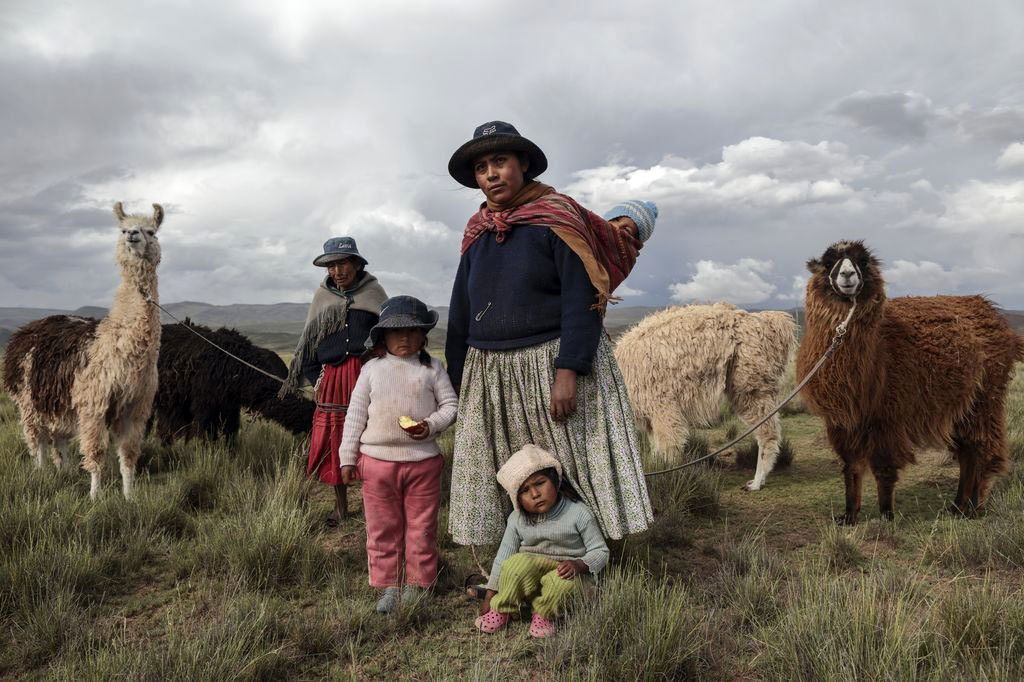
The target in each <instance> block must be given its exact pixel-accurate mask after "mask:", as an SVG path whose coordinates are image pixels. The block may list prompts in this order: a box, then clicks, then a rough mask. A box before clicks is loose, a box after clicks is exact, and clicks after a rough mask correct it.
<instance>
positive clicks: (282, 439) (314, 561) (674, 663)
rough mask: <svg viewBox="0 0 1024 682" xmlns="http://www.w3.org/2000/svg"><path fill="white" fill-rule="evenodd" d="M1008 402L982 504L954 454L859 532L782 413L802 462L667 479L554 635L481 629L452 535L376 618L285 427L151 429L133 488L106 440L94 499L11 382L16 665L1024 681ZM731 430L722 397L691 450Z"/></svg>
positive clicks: (1019, 390)
mask: <svg viewBox="0 0 1024 682" xmlns="http://www.w3.org/2000/svg"><path fill="white" fill-rule="evenodd" d="M1009 412H1010V422H1011V428H1012V438H1013V456H1014V458H1015V460H1016V462H1017V464H1018V466H1017V467H1016V468H1015V469H1014V471H1012V472H1011V473H1010V474H1008V475H1007V476H1005V477H1004V478H1003V479H1002V480H1001V481H1000V482H999V483H998V485H997V486H996V488H995V490H994V492H993V494H992V497H991V500H990V508H989V513H988V515H987V516H986V517H984V518H982V519H978V520H973V521H966V520H963V519H959V518H953V517H951V516H948V515H947V514H946V512H945V510H946V508H947V506H948V505H949V502H950V501H951V498H952V495H953V492H954V490H955V486H956V473H957V472H956V466H955V465H952V464H950V463H949V462H948V458H947V455H946V454H945V453H940V452H934V453H923V454H922V455H921V457H920V461H919V464H918V465H917V466H914V467H911V468H908V469H907V470H905V471H904V474H903V477H902V479H901V481H900V483H899V484H898V486H897V498H896V503H897V519H896V521H895V522H892V523H888V522H883V521H881V520H879V518H878V514H877V507H876V505H875V497H874V492H873V486H870V485H869V488H868V489H867V493H866V495H865V512H866V513H864V514H863V518H864V520H863V521H862V523H861V524H860V525H859V526H856V527H855V528H853V529H847V528H839V527H837V526H836V525H835V523H834V521H833V517H834V516H838V515H840V514H841V512H842V507H843V490H842V482H841V479H840V477H839V475H838V466H837V464H836V462H835V459H834V457H833V456H832V455H831V453H830V451H829V449H828V447H827V445H826V444H825V442H824V440H823V435H822V428H821V424H820V422H819V421H818V420H817V419H816V418H814V417H812V416H810V415H808V414H805V413H804V412H803V411H802V410H801V409H800V406H799V405H797V406H796V407H795V408H793V409H788V410H787V412H786V416H785V418H784V420H783V428H784V431H785V434H786V437H787V439H788V440H789V444H790V449H791V451H792V453H793V460H792V463H791V464H790V465H789V466H788V467H785V468H782V469H779V470H777V471H776V472H775V473H774V474H772V475H771V476H770V477H769V479H768V484H767V486H766V487H765V489H763V490H762V491H760V492H757V493H747V492H744V491H742V490H741V489H740V486H741V485H742V484H743V482H745V481H746V480H747V479H749V478H750V471H749V470H744V469H741V468H739V467H738V466H737V465H735V464H734V463H733V462H734V460H738V461H742V460H744V457H743V456H742V454H743V453H740V455H741V456H739V457H736V458H725V459H724V460H723V461H720V462H719V463H718V464H717V465H716V466H714V467H701V468H692V469H687V470H684V471H683V472H681V473H677V474H672V475H668V476H661V477H657V478H655V479H652V488H651V495H652V500H653V502H654V505H655V507H656V514H657V521H656V524H655V526H654V528H653V529H652V530H651V531H649V532H648V533H646V534H645V535H643V536H641V537H634V538H630V539H628V540H627V541H624V542H619V543H615V544H614V545H613V547H612V550H613V561H612V565H611V567H610V569H609V571H608V574H607V575H606V576H605V577H604V579H603V580H602V584H601V589H600V594H599V596H598V597H597V598H592V599H590V600H589V601H587V602H586V603H581V604H579V605H577V608H576V611H575V614H574V616H573V617H572V618H570V619H569V620H568V621H567V623H566V624H565V626H564V627H563V629H562V631H561V633H560V634H559V636H558V637H557V638H555V639H553V640H552V641H548V642H543V643H539V642H535V641H531V640H530V639H529V637H528V636H527V635H526V627H525V625H524V624H523V623H514V624H513V625H514V627H512V628H511V629H510V631H509V632H507V633H505V634H499V635H496V636H485V635H481V634H479V633H477V632H476V631H475V630H474V629H473V627H472V619H473V616H474V614H475V604H473V603H472V602H470V601H469V600H468V599H467V598H466V597H464V596H463V595H462V593H461V585H462V581H463V579H464V577H465V576H466V575H468V574H469V573H470V572H471V571H473V570H474V565H475V564H474V560H473V557H472V555H471V553H470V552H469V551H468V550H467V549H464V548H458V547H455V546H453V545H452V544H451V543H450V542H448V541H447V540H446V539H445V540H442V548H441V549H442V561H443V571H442V576H441V578H440V581H439V585H438V588H437V593H436V595H435V596H434V597H433V598H431V599H429V600H424V601H423V602H422V603H420V604H417V605H416V606H414V607H412V608H407V609H404V610H402V611H400V612H399V613H397V614H395V615H392V616H386V617H384V616H378V615H377V614H375V613H373V610H372V606H373V603H374V594H373V592H372V590H371V589H370V588H369V587H367V584H366V569H365V556H364V552H363V548H362V545H363V542H364V536H363V522H362V519H361V517H360V516H361V515H360V514H359V512H358V508H359V504H360V503H359V497H358V492H356V493H355V494H353V495H352V498H353V499H352V501H351V506H352V508H353V510H355V511H356V513H355V514H353V516H352V517H351V518H350V519H349V520H348V521H347V522H346V523H344V524H343V525H342V526H341V527H340V528H339V529H336V530H330V531H328V530H325V529H324V528H323V525H322V519H323V517H324V515H325V514H326V512H327V511H328V509H329V506H330V504H331V493H330V491H329V490H328V489H326V488H324V487H323V486H320V485H316V484H312V485H310V484H308V483H306V482H305V481H304V480H303V478H302V469H301V464H302V462H303V461H304V444H303V443H302V442H301V441H300V440H297V439H294V438H292V437H291V436H289V435H287V434H286V433H285V432H284V431H282V430H280V429H278V428H277V427H276V426H274V425H270V424H266V423H252V422H249V423H247V424H246V425H245V427H244V430H243V432H242V434H241V436H240V438H239V440H238V441H237V442H236V443H235V444H234V445H233V446H232V447H228V446H227V445H226V444H224V443H214V444H197V443H180V444H177V445H175V446H174V447H171V448H162V447H160V446H158V445H157V444H155V443H153V442H148V443H147V445H146V448H145V453H144V455H143V460H142V462H141V471H142V473H141V476H140V479H141V480H140V481H139V485H138V497H137V499H136V500H135V501H133V502H131V503H128V502H125V501H124V500H123V499H122V498H121V495H120V491H119V485H120V484H119V475H118V474H117V468H116V464H115V462H114V459H113V457H111V460H110V466H109V467H108V469H107V471H106V473H105V485H104V491H103V496H102V498H101V499H100V501H98V502H97V503H90V502H89V500H88V480H87V479H88V477H87V476H86V475H85V474H84V473H82V472H81V471H79V470H76V469H70V468H69V469H68V470H65V471H55V470H54V469H53V467H51V466H49V463H47V468H46V469H44V470H43V471H37V470H35V469H34V468H33V466H32V463H31V461H30V459H29V457H28V455H27V452H26V451H25V447H24V445H23V443H22V441H21V437H20V433H19V430H18V426H17V422H16V415H15V411H14V408H13V405H12V403H11V401H10V399H9V398H8V397H7V396H0V676H5V677H10V678H27V679H57V680H64V679H67V680H71V679H74V680H79V679H101V678H102V679H109V678H113V677H118V678H127V679H190V680H191V679H196V680H200V679H211V680H214V679H215V680H219V681H223V680H233V679H246V680H248V679H281V678H284V677H295V678H314V677H323V676H331V677H332V678H344V679H348V678H353V679H379V678H385V677H390V678H392V679H399V678H400V679H411V678H415V679H435V678H449V677H457V678H482V679H490V678H498V677H500V678H511V679H556V678H558V679H561V678H570V679H638V678H646V679H683V678H700V679H724V680H736V679H743V680H748V679H749V680H776V679H778V680H789V679H816V680H817V679H821V680H861V679H879V680H881V679H900V680H903V679H922V680H948V679H956V678H965V679H987V680H1014V679H1021V677H1022V676H1024V663H1022V662H1021V661H1022V659H1024V594H1022V582H1024V571H1022V568H1024V473H1022V470H1021V469H1020V467H1019V463H1020V461H1021V460H1024V369H1022V368H1018V373H1017V378H1016V380H1015V382H1014V385H1013V396H1012V401H1011V405H1010V407H1009ZM737 429H738V422H737V421H736V420H735V419H734V418H733V417H731V416H729V415H728V413H727V412H724V411H723V418H722V422H721V423H720V424H718V425H716V427H715V428H713V429H709V430H706V431H703V432H701V433H700V434H699V435H698V437H696V438H695V439H694V442H693V443H692V444H691V453H689V454H687V455H685V456H690V454H692V453H695V452H700V451H701V449H702V448H706V447H708V446H715V445H717V444H719V443H722V442H725V440H726V436H727V435H728V434H735V433H736V432H737ZM444 446H445V448H446V450H447V451H450V438H449V439H448V440H446V441H445V443H444ZM740 449H741V450H743V449H744V448H740ZM652 467H653V463H652ZM446 488H447V486H446ZM441 523H442V527H444V526H445V525H446V513H445V512H444V511H442V518H441ZM491 555H492V553H491V551H490V550H487V549H485V550H483V551H482V553H481V558H482V559H483V558H484V557H486V559H484V560H485V561H488V560H489V558H490V556H491Z"/></svg>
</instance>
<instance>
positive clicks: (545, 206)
mask: <svg viewBox="0 0 1024 682" xmlns="http://www.w3.org/2000/svg"><path fill="white" fill-rule="evenodd" d="M515 225H540V226H544V227H548V228H550V229H551V231H552V232H554V233H555V234H556V235H557V236H558V237H559V238H560V239H561V240H562V241H564V242H565V243H566V245H567V246H568V247H569V248H570V249H572V250H573V252H574V253H575V254H576V255H577V256H579V257H580V260H582V261H583V267H584V268H586V270H587V275H588V276H589V277H590V282H591V284H593V285H594V289H596V290H597V301H596V302H595V303H594V305H593V306H592V307H593V309H596V310H599V311H600V312H601V315H602V316H604V313H605V310H607V307H608V303H609V302H613V303H614V302H616V301H620V300H622V299H620V298H619V297H617V296H613V295H612V292H614V291H615V288H616V287H617V286H619V284H621V283H622V281H623V280H624V279H626V277H627V276H628V275H629V272H630V270H632V269H633V265H634V264H635V263H636V258H637V256H638V255H639V251H640V248H641V246H642V243H641V242H640V240H639V239H637V238H635V237H633V236H632V235H631V234H629V233H627V232H626V231H625V230H620V229H617V228H616V227H614V226H613V225H610V224H609V223H608V222H606V221H605V220H604V219H602V218H600V217H598V216H597V215H595V214H594V213H591V212H590V211H588V210H587V209H585V208H583V207H582V206H580V205H579V204H578V203H577V202H576V200H575V199H573V198H572V197H568V196H566V195H564V194H559V193H558V192H556V191H555V190H554V188H553V187H550V186H548V185H545V184H543V183H541V182H537V181H532V182H528V183H526V184H525V185H524V186H523V188H522V189H521V190H519V192H518V193H517V194H516V196H514V197H513V198H512V199H511V200H510V201H509V202H508V203H507V204H505V205H503V206H499V207H495V206H492V205H489V204H488V203H487V202H485V203H483V204H482V205H481V206H480V210H479V211H477V212H476V213H474V214H473V216H472V217H471V218H470V219H469V223H467V225H466V231H465V233H463V236H462V253H465V252H466V249H468V248H469V247H470V245H471V244H472V243H473V242H474V241H476V239H477V237H479V236H480V235H482V234H483V233H484V232H496V233H497V236H496V237H495V239H496V241H497V242H498V243H499V244H500V243H501V242H503V241H504V240H505V232H507V231H508V230H510V229H512V227H513V226H515Z"/></svg>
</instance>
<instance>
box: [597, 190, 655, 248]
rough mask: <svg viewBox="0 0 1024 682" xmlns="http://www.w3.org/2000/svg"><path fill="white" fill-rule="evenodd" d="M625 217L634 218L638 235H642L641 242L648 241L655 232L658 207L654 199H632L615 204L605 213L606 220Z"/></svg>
mask: <svg viewBox="0 0 1024 682" xmlns="http://www.w3.org/2000/svg"><path fill="white" fill-rule="evenodd" d="M623 217H625V218H632V219H633V222H634V223H636V229H637V236H638V237H640V241H641V242H646V241H647V240H648V239H650V238H651V234H653V233H654V223H655V222H657V220H658V207H657V206H655V205H654V202H653V201H640V200H638V199H630V200H629V201H623V202H622V203H621V204H618V205H617V206H614V207H613V208H612V209H611V210H610V211H608V212H607V213H605V214H604V219H605V220H613V219H615V218H623Z"/></svg>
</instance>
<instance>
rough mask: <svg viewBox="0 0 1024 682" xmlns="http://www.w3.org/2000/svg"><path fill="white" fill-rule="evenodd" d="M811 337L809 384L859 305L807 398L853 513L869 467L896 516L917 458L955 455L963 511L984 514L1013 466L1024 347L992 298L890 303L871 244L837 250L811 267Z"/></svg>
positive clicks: (801, 368)
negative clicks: (1010, 434)
mask: <svg viewBox="0 0 1024 682" xmlns="http://www.w3.org/2000/svg"><path fill="white" fill-rule="evenodd" d="M807 268H808V269H809V270H810V272H811V278H810V280H809V281H808V282H807V299H806V309H807V323H806V325H807V329H806V333H805V335H804V339H803V342H802V343H801V344H800V350H799V352H798V354H797V376H801V377H802V376H806V374H807V372H808V371H809V370H810V368H811V366H812V365H813V364H814V363H815V362H816V361H817V359H818V358H819V357H820V356H821V354H822V353H823V352H824V351H825V349H826V348H827V347H828V345H829V343H830V342H831V340H832V337H833V334H834V331H835V328H836V326H837V325H838V324H839V323H840V322H842V321H843V319H844V318H846V315H847V313H848V312H849V310H850V306H851V305H852V302H853V301H856V309H855V311H854V313H853V317H852V319H851V320H850V323H849V331H848V333H847V334H846V337H845V339H844V342H843V344H842V346H840V347H839V349H838V350H836V352H835V353H834V354H833V355H832V357H831V358H830V359H829V360H828V361H827V362H826V363H825V365H824V366H823V367H822V368H821V370H820V371H819V372H818V374H817V375H816V376H815V377H814V378H813V379H812V380H811V381H810V383H808V384H807V386H806V387H805V388H804V390H803V396H804V399H805V400H806V401H807V404H808V405H809V406H810V408H811V409H812V410H813V411H814V412H815V413H816V414H818V415H820V416H821V417H822V418H823V419H824V420H825V426H826V429H827V431H828V439H829V442H830V443H831V445H832V447H833V449H834V450H835V451H836V454H837V455H838V456H839V458H840V459H841V460H842V462H843V476H844V480H845V484H846V514H845V515H844V517H843V518H842V519H841V520H840V521H841V523H846V524H853V523H856V522H857V514H858V512H859V511H860V504H861V484H862V482H863V477H864V470H865V469H866V468H867V467H868V466H870V467H871V472H872V473H873V474H874V476H875V482H876V484H877V486H878V507H879V510H880V511H881V513H882V516H884V517H885V518H887V519H892V518H893V488H894V487H895V484H896V479H897V478H898V477H899V470H900V469H901V468H903V467H904V466H905V465H907V464H911V463H913V462H914V451H915V450H916V449H920V448H925V447H948V448H950V449H951V450H952V452H953V454H954V455H955V456H956V458H957V461H958V462H959V463H960V485H959V487H958V488H957V494H956V499H955V501H954V503H953V510H954V511H957V512H959V513H962V514H965V515H974V514H976V513H979V512H980V511H981V510H982V509H983V507H984V504H985V497H986V496H987V495H988V491H989V489H990V488H991V487H992V483H993V482H994V477H995V476H996V475H998V474H1000V473H1002V472H1003V471H1004V470H1005V468H1006V461H1007V446H1006V429H1005V420H1006V415H1005V410H1004V402H1005V398H1006V389H1007V385H1008V384H1009V381H1010V376H1011V373H1012V371H1013V365H1014V361H1015V360H1017V359H1024V342H1022V339H1021V338H1020V337H1018V336H1017V334H1016V333H1014V331H1013V330H1012V329H1010V327H1009V325H1008V324H1007V323H1006V321H1005V319H1004V318H1003V316H1002V315H1000V314H999V312H998V311H997V310H996V309H995V307H993V305H992V304H991V303H989V301H987V300H986V299H985V298H983V297H981V296H930V297H906V298H895V299H891V300H887V299H886V296H885V282H884V281H883V279H882V273H881V268H880V264H879V261H878V260H877V259H876V258H875V257H874V256H873V255H872V254H871V252H870V251H869V250H868V249H867V248H866V247H865V246H864V244H863V243H862V242H846V241H844V242H837V243H836V244H833V245H832V246H830V247H829V248H828V249H827V250H826V251H825V253H824V254H823V255H822V257H821V258H820V259H811V260H809V261H808V262H807Z"/></svg>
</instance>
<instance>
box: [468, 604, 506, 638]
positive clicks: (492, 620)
mask: <svg viewBox="0 0 1024 682" xmlns="http://www.w3.org/2000/svg"><path fill="white" fill-rule="evenodd" d="M509 618H510V616H509V615H508V614H507V613H498V612H497V611H495V610H493V609H492V610H490V611H488V612H487V613H485V614H484V615H482V616H478V617H477V619H476V620H475V621H473V624H474V625H476V629H477V630H479V631H480V632H485V633H487V634H488V635H493V634H494V633H495V632H497V631H498V630H501V629H502V628H504V627H505V626H506V625H508V619H509Z"/></svg>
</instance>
